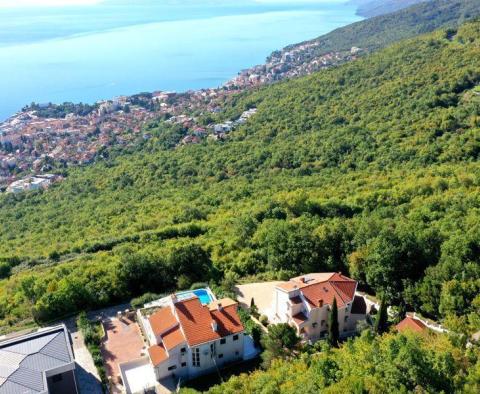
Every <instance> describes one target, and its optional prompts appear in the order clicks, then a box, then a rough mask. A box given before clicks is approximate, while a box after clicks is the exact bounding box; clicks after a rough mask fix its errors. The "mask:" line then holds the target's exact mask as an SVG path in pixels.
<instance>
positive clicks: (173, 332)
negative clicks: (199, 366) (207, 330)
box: [162, 325, 185, 350]
mask: <svg viewBox="0 0 480 394" xmlns="http://www.w3.org/2000/svg"><path fill="white" fill-rule="evenodd" d="M162 342H163V345H164V346H165V348H166V349H167V350H171V349H173V348H174V347H176V346H178V345H180V344H182V343H184V342H185V337H184V336H183V334H182V330H181V329H180V326H178V325H177V326H176V327H174V328H171V329H170V330H168V331H167V332H166V333H165V334H163V335H162Z"/></svg>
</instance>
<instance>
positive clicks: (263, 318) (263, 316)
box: [259, 315, 268, 327]
mask: <svg viewBox="0 0 480 394" xmlns="http://www.w3.org/2000/svg"><path fill="white" fill-rule="evenodd" d="M259 320H260V323H262V325H264V326H265V327H267V326H268V317H267V316H265V315H262V316H260V319H259Z"/></svg>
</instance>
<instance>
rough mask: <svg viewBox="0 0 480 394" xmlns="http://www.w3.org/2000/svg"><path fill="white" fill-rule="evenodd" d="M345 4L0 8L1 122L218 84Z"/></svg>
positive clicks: (147, 1)
mask: <svg viewBox="0 0 480 394" xmlns="http://www.w3.org/2000/svg"><path fill="white" fill-rule="evenodd" d="M39 1H40V0H39ZM66 3H67V2H66ZM346 3H347V0H291V1H290V0H242V1H240V2H238V1H236V0H182V1H178V0H135V1H131V0H103V1H101V0H99V1H98V4H96V5H91V6H83V7H42V8H36V7H29V8H25V7H22V8H2V7H0V75H1V77H0V120H2V119H5V118H7V117H8V116H10V115H11V114H12V113H13V112H16V111H17V110H19V109H20V108H21V107H22V106H24V105H25V104H29V103H30V102H32V101H36V102H40V103H44V102H49V101H52V102H63V101H73V102H79V101H83V102H90V103H91V102H95V101H97V100H100V99H109V98H113V97H115V96H118V95H122V94H134V93H138V92H141V91H154V90H176V91H183V90H188V89H198V88H207V87H217V86H219V85H221V84H222V83H223V82H225V81H227V80H228V79H230V78H232V77H234V76H235V75H236V74H237V72H238V71H239V70H241V69H242V68H247V67H250V66H253V65H256V64H260V63H263V62H264V60H265V58H266V56H268V55H269V54H270V53H271V52H272V51H273V50H275V49H281V48H282V47H284V46H286V45H288V44H292V43H296V42H300V41H304V40H306V39H309V38H314V37H317V36H319V35H321V34H324V33H326V32H328V31H331V30H333V29H335V28H337V27H340V26H344V25H347V24H349V23H352V22H354V21H357V20H359V19H361V18H360V17H358V16H356V15H355V11H356V7H355V6H353V5H351V4H346Z"/></svg>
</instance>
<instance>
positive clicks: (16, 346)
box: [0, 326, 73, 394]
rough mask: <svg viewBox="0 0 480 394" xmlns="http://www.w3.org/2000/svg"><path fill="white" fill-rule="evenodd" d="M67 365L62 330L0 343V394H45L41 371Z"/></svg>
mask: <svg viewBox="0 0 480 394" xmlns="http://www.w3.org/2000/svg"><path fill="white" fill-rule="evenodd" d="M71 362H73V354H72V350H71V347H70V341H69V337H68V332H67V330H66V328H65V326H57V327H52V328H49V329H45V330H42V331H38V332H35V333H33V334H29V335H24V336H21V337H18V338H15V339H11V340H8V341H5V342H0V394H37V393H43V392H46V391H47V387H46V379H45V371H48V370H51V369H53V368H58V367H61V366H63V365H66V364H70V363H71Z"/></svg>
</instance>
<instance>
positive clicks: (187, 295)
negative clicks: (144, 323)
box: [143, 287, 217, 308]
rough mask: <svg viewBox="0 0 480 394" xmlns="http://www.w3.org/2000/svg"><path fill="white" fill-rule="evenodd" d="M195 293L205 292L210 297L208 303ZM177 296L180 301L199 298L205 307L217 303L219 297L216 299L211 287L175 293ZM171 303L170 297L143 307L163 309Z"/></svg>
mask: <svg viewBox="0 0 480 394" xmlns="http://www.w3.org/2000/svg"><path fill="white" fill-rule="evenodd" d="M195 291H205V292H206V293H207V295H208V297H209V301H208V302H207V301H206V300H202V296H203V294H202V296H199V295H197V294H195ZM175 295H176V296H177V297H178V299H179V300H187V299H189V298H192V297H195V296H196V297H198V298H199V299H200V302H201V303H202V304H203V305H208V304H210V303H211V302H214V301H217V297H215V294H213V292H212V290H211V289H210V287H206V288H202V289H195V290H185V291H179V292H177V293H175ZM169 303H170V296H166V297H163V298H160V299H158V300H155V301H152V302H148V303H146V304H145V305H144V306H143V307H144V308H163V307H165V306H167V305H168V304H169Z"/></svg>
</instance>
